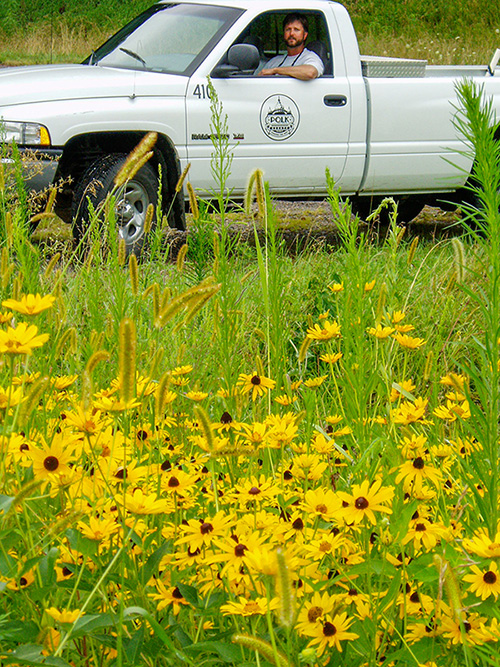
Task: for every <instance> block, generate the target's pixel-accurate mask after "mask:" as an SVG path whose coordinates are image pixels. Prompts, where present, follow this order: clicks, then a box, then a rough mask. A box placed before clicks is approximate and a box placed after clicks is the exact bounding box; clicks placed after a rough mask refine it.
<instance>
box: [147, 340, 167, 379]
mask: <svg viewBox="0 0 500 667" xmlns="http://www.w3.org/2000/svg"><path fill="white" fill-rule="evenodd" d="M164 356H165V350H164V349H163V347H160V348H158V349H157V350H156V352H155V353H154V354H153V356H152V358H151V365H150V367H149V373H148V377H155V375H156V373H157V371H158V367H159V365H160V364H161V362H162V359H163V357H164Z"/></svg>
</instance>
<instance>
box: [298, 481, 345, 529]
mask: <svg viewBox="0 0 500 667" xmlns="http://www.w3.org/2000/svg"><path fill="white" fill-rule="evenodd" d="M300 507H301V509H302V510H304V512H305V513H306V515H307V516H310V517H319V518H321V519H324V520H325V521H333V519H335V518H339V517H340V514H341V509H342V501H341V499H340V498H339V497H338V495H337V494H336V493H335V492H334V491H332V490H331V489H324V488H322V487H318V488H317V489H309V490H308V491H307V492H306V494H305V495H304V499H303V501H302V502H301V503H300Z"/></svg>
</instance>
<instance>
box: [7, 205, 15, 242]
mask: <svg viewBox="0 0 500 667" xmlns="http://www.w3.org/2000/svg"><path fill="white" fill-rule="evenodd" d="M5 235H6V239H7V247H8V248H11V247H12V243H13V242H14V234H13V229H12V213H11V212H10V211H7V213H6V214H5Z"/></svg>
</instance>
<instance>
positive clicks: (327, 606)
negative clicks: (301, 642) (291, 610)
mask: <svg viewBox="0 0 500 667" xmlns="http://www.w3.org/2000/svg"><path fill="white" fill-rule="evenodd" d="M334 608H335V598H334V597H333V596H331V595H329V594H328V593H327V592H323V593H321V592H320V591H316V592H315V593H313V595H312V596H311V597H310V598H309V599H307V600H306V601H305V602H304V604H303V606H302V607H301V610H300V612H299V615H298V617H297V624H296V626H295V627H296V629H297V632H298V633H299V634H300V635H302V636H304V637H314V636H315V635H316V632H317V628H318V624H321V623H322V619H323V618H324V616H325V615H326V614H331V613H332V611H333V610H334Z"/></svg>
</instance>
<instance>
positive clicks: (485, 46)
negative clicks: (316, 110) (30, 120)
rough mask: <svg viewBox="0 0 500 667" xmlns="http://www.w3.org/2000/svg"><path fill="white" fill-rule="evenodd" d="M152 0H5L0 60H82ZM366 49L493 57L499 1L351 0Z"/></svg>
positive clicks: (499, 37) (464, 58) (464, 59)
mask: <svg viewBox="0 0 500 667" xmlns="http://www.w3.org/2000/svg"><path fill="white" fill-rule="evenodd" d="M150 4H153V3H152V2H150V1H149V0H93V1H90V2H86V3H82V2H80V1H79V0H38V1H37V2H36V3H30V2H28V1H27V0H4V1H3V2H2V3H1V5H0V63H12V64H20V63H32V62H55V61H68V62H71V61H79V60H82V59H83V58H84V57H86V56H87V55H88V54H89V53H90V51H91V50H92V49H95V48H97V46H99V44H100V43H102V42H103V41H104V39H105V38H106V37H107V36H109V35H110V34H112V33H113V32H115V31H116V30H117V29H118V28H119V27H121V26H122V25H123V24H124V23H126V22H127V21H128V20H130V19H131V18H132V17H133V16H135V15H136V14H138V13H139V12H140V11H142V10H143V9H145V8H146V7H148V6H149V5H150ZM344 4H345V5H346V7H347V8H348V9H349V11H350V13H351V16H352V18H353V21H354V25H355V28H356V30H357V32H358V35H359V39H360V44H361V50H362V51H363V52H365V53H377V54H384V53H387V54H391V55H394V56H404V57H418V58H426V59H428V60H429V62H432V63H438V64H439V63H452V64H459V63H471V64H473V63H480V62H483V63H485V62H487V61H488V60H489V58H490V57H491V54H492V52H493V49H494V48H495V47H498V46H499V44H500V18H499V14H498V11H497V7H496V5H495V3H485V2H483V0H470V1H466V0H435V2H433V3H429V2H426V1H425V0H390V2H380V0H347V1H346V2H345V3H344Z"/></svg>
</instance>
